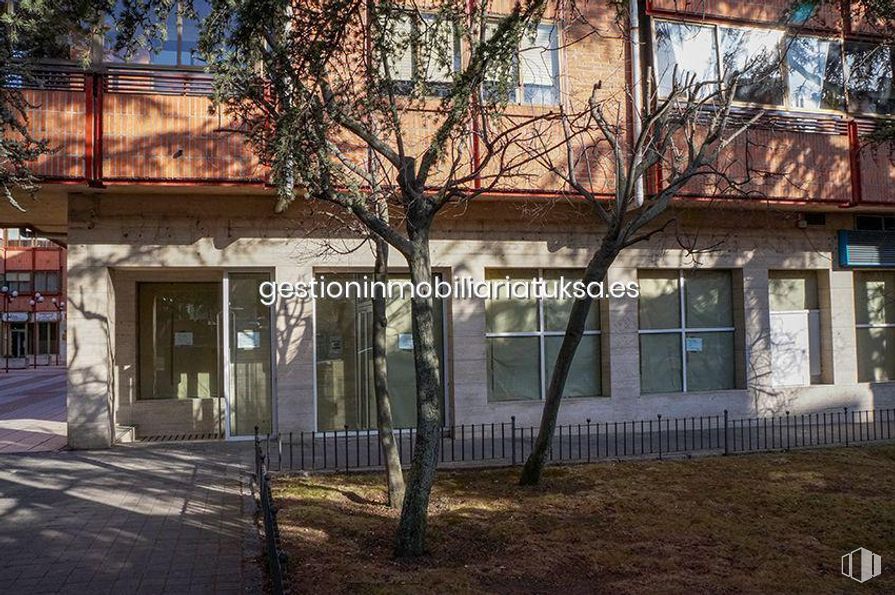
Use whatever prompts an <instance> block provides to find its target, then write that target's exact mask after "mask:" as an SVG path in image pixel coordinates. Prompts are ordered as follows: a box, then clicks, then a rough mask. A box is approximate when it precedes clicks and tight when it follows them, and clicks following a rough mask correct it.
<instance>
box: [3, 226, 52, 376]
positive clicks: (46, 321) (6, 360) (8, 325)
mask: <svg viewBox="0 0 895 595" xmlns="http://www.w3.org/2000/svg"><path fill="white" fill-rule="evenodd" d="M2 234H3V240H2V241H3V259H2V265H0V266H2V278H0V300H2V302H3V304H2V322H3V325H2V327H3V329H2V337H3V339H2V350H0V351H2V359H0V368H4V369H5V368H6V367H8V368H23V367H27V366H35V365H37V366H49V365H64V364H65V249H64V248H63V247H62V246H60V245H58V244H56V243H54V242H52V241H50V240H48V239H46V238H43V237H40V236H38V235H35V234H34V232H32V231H29V230H28V228H17V227H11V228H6V229H3V230H2Z"/></svg>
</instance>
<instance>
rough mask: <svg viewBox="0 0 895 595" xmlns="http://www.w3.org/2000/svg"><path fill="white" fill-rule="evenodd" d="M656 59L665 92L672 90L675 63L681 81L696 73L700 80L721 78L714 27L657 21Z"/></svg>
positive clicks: (660, 80) (658, 75)
mask: <svg viewBox="0 0 895 595" xmlns="http://www.w3.org/2000/svg"><path fill="white" fill-rule="evenodd" d="M656 60H657V68H656V75H657V78H658V80H659V94H660V95H662V96H667V95H668V94H669V93H670V92H671V87H672V84H673V79H672V76H673V75H675V67H676V68H677V73H676V76H677V79H678V81H681V80H683V79H684V77H686V76H695V80H694V82H696V83H700V82H711V81H717V80H718V59H717V53H716V52H715V29H714V27H705V26H701V25H687V24H683V23H671V22H665V21H656ZM708 91H709V90H708V89H706V94H707V93H708Z"/></svg>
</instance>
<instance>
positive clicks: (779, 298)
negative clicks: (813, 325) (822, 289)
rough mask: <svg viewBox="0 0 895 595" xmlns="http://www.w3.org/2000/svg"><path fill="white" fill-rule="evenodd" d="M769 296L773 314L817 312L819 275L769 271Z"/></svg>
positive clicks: (804, 272)
mask: <svg viewBox="0 0 895 595" xmlns="http://www.w3.org/2000/svg"><path fill="white" fill-rule="evenodd" d="M768 296H769V298H770V304H771V311H772V312H783V311H787V310H817V309H818V307H819V306H818V301H817V273H816V272H815V271H769V272H768Z"/></svg>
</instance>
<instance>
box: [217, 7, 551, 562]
mask: <svg viewBox="0 0 895 595" xmlns="http://www.w3.org/2000/svg"><path fill="white" fill-rule="evenodd" d="M554 2H558V0H552V1H551V0H521V1H519V2H516V3H515V4H513V5H512V6H511V7H510V9H509V10H508V11H506V10H504V13H503V15H502V16H499V17H493V15H494V14H499V12H500V11H499V8H500V7H499V3H496V2H491V1H482V2H476V3H469V2H467V0H433V1H431V2H427V3H424V4H423V3H420V4H417V3H416V2H414V1H413V0H408V1H406V2H399V1H393V0H375V1H374V0H326V1H324V0H320V1H318V2H292V1H289V0H266V1H261V0H242V1H237V2H216V3H214V4H213V10H212V13H211V16H210V17H209V18H207V19H206V21H205V24H204V26H203V35H202V42H201V45H202V50H203V52H204V54H205V56H206V57H207V59H208V63H209V65H210V66H209V69H210V70H211V72H212V73H213V74H214V76H215V87H216V99H217V100H218V102H219V104H220V105H222V106H223V109H224V110H225V111H226V112H227V114H229V115H230V116H231V117H233V118H234V119H235V120H236V122H237V123H238V125H239V127H241V129H242V130H243V131H244V132H245V134H246V135H247V137H248V139H249V141H250V142H251V144H252V146H253V147H254V148H255V150H256V152H257V153H258V154H259V156H260V157H261V159H262V161H263V162H264V163H266V164H268V165H269V166H270V168H271V174H272V177H273V181H274V182H275V183H276V185H277V187H278V188H279V191H280V201H279V208H281V209H283V208H287V207H288V205H289V204H290V203H291V202H292V201H294V200H296V199H301V200H307V201H310V202H323V203H328V204H330V205H334V206H335V207H336V208H340V209H342V210H343V212H346V213H350V214H351V215H353V216H354V217H355V218H356V219H357V221H359V222H360V223H361V224H362V225H363V226H364V227H365V229H366V230H368V232H370V233H372V234H375V235H376V236H378V237H379V238H380V239H381V240H382V241H383V242H385V243H387V244H388V245H389V247H391V248H394V249H395V250H397V251H398V252H399V253H400V254H401V255H402V256H403V257H404V259H405V260H406V262H407V265H408V268H409V270H410V278H411V282H412V284H413V285H414V286H415V287H420V286H423V285H425V284H428V283H430V282H431V279H432V266H431V260H430V250H429V243H430V239H431V232H432V226H433V223H434V221H435V218H436V215H437V214H438V213H439V212H440V211H441V209H442V208H443V207H444V206H445V205H447V204H448V203H450V202H455V201H469V200H473V199H475V198H477V197H479V196H481V195H483V194H487V193H488V192H489V191H491V190H493V189H494V188H496V187H497V186H498V185H499V184H500V183H501V180H503V179H505V178H507V177H508V176H511V175H514V174H513V172H521V171H522V170H523V169H524V168H525V166H526V165H527V164H533V163H535V162H536V158H535V157H533V156H531V155H528V154H526V153H525V152H521V151H518V150H515V148H516V147H517V146H519V144H520V142H523V141H524V140H525V139H526V138H533V135H534V134H536V133H535V131H536V130H537V128H538V126H539V124H543V123H545V122H549V121H551V120H555V118H556V114H555V113H553V112H550V111H549V110H546V111H544V112H543V113H540V114H538V115H535V116H532V117H524V118H521V119H515V120H514V119H510V118H505V117H502V114H503V107H504V106H505V104H506V103H507V97H508V92H507V91H508V88H510V86H511V85H514V84H515V82H514V78H515V76H516V75H515V68H514V67H515V63H516V62H515V60H516V56H517V52H518V49H519V46H520V43H521V41H522V39H523V38H525V37H526V36H531V35H532V27H534V26H536V25H537V24H538V22H539V21H540V19H541V18H542V16H543V15H544V13H545V11H546V10H547V9H548V7H550V6H552V5H553V3H554ZM282 23H289V26H288V27H283V26H282V25H281V24H282ZM457 42H461V43H463V44H464V46H465V47H466V48H468V50H469V54H468V56H469V58H468V60H467V61H466V62H465V63H463V64H458V63H457V60H456V53H455V47H456V43H457ZM427 127H428V128H429V129H431V130H432V132H431V133H426V132H425V131H424V129H426V128H427ZM473 139H474V140H473ZM472 143H475V144H476V145H477V151H476V158H475V159H473V158H472V157H471V153H472V152H471V150H470V145H471V144H472ZM368 152H372V154H373V155H375V157H376V158H375V159H374V160H369V159H368V154H369V153H368ZM366 164H372V167H368V166H366ZM520 175H521V174H520ZM376 189H378V191H377V190H376ZM383 204H384V205H386V209H385V210H384V211H383V210H382V209H381V208H380V207H381V206H382V205H383ZM411 312H412V331H413V332H412V336H413V353H414V363H415V378H416V401H417V430H418V431H417V434H416V445H415V449H414V457H413V460H412V462H411V467H410V472H409V475H408V484H407V490H406V495H405V497H404V504H403V508H402V512H401V519H400V523H399V527H398V531H397V535H396V540H395V553H396V554H397V555H399V556H407V555H419V554H422V553H423V552H424V551H425V534H426V526H427V510H428V503H429V494H430V491H431V487H432V483H433V481H434V478H435V468H436V463H437V454H438V445H439V442H440V432H441V424H442V404H441V390H442V378H441V371H440V370H441V367H440V362H439V356H438V351H437V349H436V345H435V320H434V312H433V301H432V297H431V296H430V295H424V294H421V293H417V292H414V293H413V295H412V297H411Z"/></svg>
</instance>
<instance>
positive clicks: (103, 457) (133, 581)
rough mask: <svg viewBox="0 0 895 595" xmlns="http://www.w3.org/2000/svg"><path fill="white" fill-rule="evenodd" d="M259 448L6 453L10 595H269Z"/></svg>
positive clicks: (1, 504)
mask: <svg viewBox="0 0 895 595" xmlns="http://www.w3.org/2000/svg"><path fill="white" fill-rule="evenodd" d="M250 457H251V444H250V443H244V444H239V443H223V442H210V443H193V444H165V445H152V446H142V445H134V446H126V447H117V448H114V449H110V450H105V451H89V452H87V451H62V452H56V453H40V454H25V455H0V592H4V593H16V594H17V593H29V594H31V593H57V592H62V593H78V594H79V595H84V594H87V593H89V594H90V595H94V594H99V593H116V594H117V593H255V592H260V591H261V590H262V587H261V578H260V577H261V570H260V566H259V565H258V563H257V556H258V554H259V552H260V546H259V544H258V538H257V533H256V531H255V527H254V525H253V521H252V513H253V510H254V506H253V503H252V500H251V496H250V493H249V488H248V481H247V476H246V472H247V469H249V468H250V465H249V464H248V462H249V461H250Z"/></svg>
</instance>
